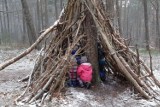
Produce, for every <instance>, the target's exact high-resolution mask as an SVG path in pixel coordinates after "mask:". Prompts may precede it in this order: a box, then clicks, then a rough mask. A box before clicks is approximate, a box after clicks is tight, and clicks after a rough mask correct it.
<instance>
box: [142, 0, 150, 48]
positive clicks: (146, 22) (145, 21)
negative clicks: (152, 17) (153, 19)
mask: <svg viewBox="0 0 160 107" xmlns="http://www.w3.org/2000/svg"><path fill="white" fill-rule="evenodd" d="M147 4H148V3H147V0H143V7H144V25H145V41H146V49H147V50H149V26H148V9H147V7H148V6H147Z"/></svg>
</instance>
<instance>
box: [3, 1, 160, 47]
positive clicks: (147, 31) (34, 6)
mask: <svg viewBox="0 0 160 107" xmlns="http://www.w3.org/2000/svg"><path fill="white" fill-rule="evenodd" d="M103 1H104V2H105V6H106V12H108V13H109V14H108V15H109V16H110V17H111V20H112V21H113V26H114V28H115V29H116V31H117V32H119V33H120V34H122V35H123V37H124V38H125V39H126V40H127V41H129V43H130V44H131V45H133V46H135V45H136V44H137V45H138V46H140V47H145V46H146V44H147V43H149V44H150V45H151V46H152V47H153V48H156V49H157V48H158V46H159V45H158V44H159V41H160V40H159V36H158V35H160V30H159V0H113V1H110V0H103ZM143 1H144V3H143ZM65 4H66V0H27V5H28V8H29V13H30V16H31V22H32V24H33V29H34V32H35V34H34V35H35V38H37V37H38V36H39V34H40V32H41V31H43V30H44V29H46V28H47V27H49V26H50V25H52V24H53V23H54V21H55V20H56V19H57V18H58V16H59V13H60V11H61V10H62V8H63V7H64V6H65ZM30 33H31V31H30V30H28V25H26V20H25V15H24V13H23V7H22V3H21V0H1V1H0V44H1V45H5V46H6V45H8V46H23V45H30V44H32V42H31V41H32V40H29V38H30V39H33V38H34V37H33V36H31V35H32V34H30ZM32 33H33V32H32ZM33 40H34V39H33ZM34 41H35V40H34Z"/></svg>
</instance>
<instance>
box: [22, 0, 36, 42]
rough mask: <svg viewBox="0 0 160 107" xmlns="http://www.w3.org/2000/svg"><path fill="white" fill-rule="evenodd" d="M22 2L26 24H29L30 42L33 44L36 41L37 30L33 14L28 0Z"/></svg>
mask: <svg viewBox="0 0 160 107" xmlns="http://www.w3.org/2000/svg"><path fill="white" fill-rule="evenodd" d="M21 4H22V9H23V15H24V18H25V21H26V25H27V30H28V32H29V35H28V38H29V43H30V45H31V44H33V43H34V42H35V41H36V31H35V27H34V24H33V20H32V16H31V14H30V11H29V8H28V4H27V2H26V0H21Z"/></svg>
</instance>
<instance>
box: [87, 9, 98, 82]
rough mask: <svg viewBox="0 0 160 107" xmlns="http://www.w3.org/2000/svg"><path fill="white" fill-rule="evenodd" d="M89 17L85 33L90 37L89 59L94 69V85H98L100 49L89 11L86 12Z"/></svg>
mask: <svg viewBox="0 0 160 107" xmlns="http://www.w3.org/2000/svg"><path fill="white" fill-rule="evenodd" d="M85 15H86V16H87V17H86V19H85V26H84V27H85V32H86V34H87V37H88V42H89V47H90V48H89V49H88V55H87V56H88V59H89V62H91V64H92V67H93V79H92V80H93V83H94V84H98V83H99V82H100V78H99V66H98V49H97V31H96V29H95V27H96V26H95V24H94V21H93V18H92V16H91V14H90V13H89V11H87V12H85Z"/></svg>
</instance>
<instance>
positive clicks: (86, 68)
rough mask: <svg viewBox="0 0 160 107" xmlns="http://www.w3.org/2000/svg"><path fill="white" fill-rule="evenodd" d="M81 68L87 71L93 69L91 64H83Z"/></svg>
mask: <svg viewBox="0 0 160 107" xmlns="http://www.w3.org/2000/svg"><path fill="white" fill-rule="evenodd" d="M81 67H82V69H84V70H86V71H90V70H91V69H92V66H91V64H90V63H82V64H81Z"/></svg>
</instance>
